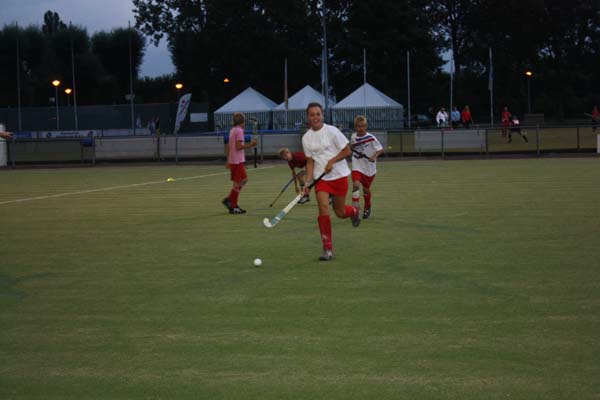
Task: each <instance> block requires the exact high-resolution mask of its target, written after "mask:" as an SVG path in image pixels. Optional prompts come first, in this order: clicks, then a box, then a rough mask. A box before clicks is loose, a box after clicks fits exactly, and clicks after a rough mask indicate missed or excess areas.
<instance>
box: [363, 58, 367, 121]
mask: <svg viewBox="0 0 600 400" xmlns="http://www.w3.org/2000/svg"><path fill="white" fill-rule="evenodd" d="M363 114H364V116H365V118H366V117H367V49H366V48H363Z"/></svg>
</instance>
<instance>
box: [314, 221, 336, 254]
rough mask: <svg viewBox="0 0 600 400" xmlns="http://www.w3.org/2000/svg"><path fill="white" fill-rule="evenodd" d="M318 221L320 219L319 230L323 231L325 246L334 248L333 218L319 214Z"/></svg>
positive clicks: (330, 248) (322, 238)
mask: <svg viewBox="0 0 600 400" xmlns="http://www.w3.org/2000/svg"><path fill="white" fill-rule="evenodd" d="M317 221H319V231H320V232H321V241H322V242H323V248H324V249H327V250H332V249H333V244H332V243H331V218H329V215H319V217H318V218H317Z"/></svg>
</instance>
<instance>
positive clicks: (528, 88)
mask: <svg viewBox="0 0 600 400" xmlns="http://www.w3.org/2000/svg"><path fill="white" fill-rule="evenodd" d="M527 112H528V113H529V114H531V77H528V78H527Z"/></svg>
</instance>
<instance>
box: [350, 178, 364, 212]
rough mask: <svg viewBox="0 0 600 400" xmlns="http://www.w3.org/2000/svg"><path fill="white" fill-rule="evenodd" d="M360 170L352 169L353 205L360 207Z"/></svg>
mask: <svg viewBox="0 0 600 400" xmlns="http://www.w3.org/2000/svg"><path fill="white" fill-rule="evenodd" d="M361 175H362V174H361V173H360V172H358V171H352V206H353V207H360V176H361Z"/></svg>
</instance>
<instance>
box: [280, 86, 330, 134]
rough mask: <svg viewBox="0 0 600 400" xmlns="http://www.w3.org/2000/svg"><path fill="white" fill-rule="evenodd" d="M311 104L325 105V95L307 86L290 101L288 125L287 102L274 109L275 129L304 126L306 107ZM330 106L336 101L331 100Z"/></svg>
mask: <svg viewBox="0 0 600 400" xmlns="http://www.w3.org/2000/svg"><path fill="white" fill-rule="evenodd" d="M309 103H319V104H321V105H324V104H323V103H324V101H323V95H322V94H321V93H319V92H317V91H316V90H315V89H313V88H312V87H310V86H309V85H306V86H304V87H303V88H302V89H300V90H299V91H298V92H296V93H295V94H294V95H293V96H291V97H290V98H289V99H288V109H287V125H286V109H285V102H283V103H281V104H280V105H278V106H277V107H275V109H273V129H289V128H295V127H297V126H300V125H302V124H303V123H304V122H306V107H307V106H308V104H309ZM329 104H335V101H333V100H331V99H329Z"/></svg>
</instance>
